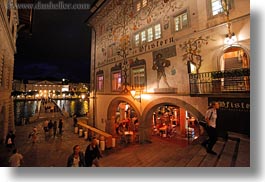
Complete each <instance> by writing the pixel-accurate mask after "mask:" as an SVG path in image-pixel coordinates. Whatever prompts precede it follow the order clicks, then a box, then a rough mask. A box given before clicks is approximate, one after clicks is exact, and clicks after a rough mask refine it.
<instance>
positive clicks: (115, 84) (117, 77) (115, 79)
mask: <svg viewBox="0 0 265 182" xmlns="http://www.w3.org/2000/svg"><path fill="white" fill-rule="evenodd" d="M111 88H112V91H121V89H122V87H121V71H119V72H114V73H112V82H111Z"/></svg>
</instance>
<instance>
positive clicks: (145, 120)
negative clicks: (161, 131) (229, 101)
mask: <svg viewBox="0 0 265 182" xmlns="http://www.w3.org/2000/svg"><path fill="white" fill-rule="evenodd" d="M161 105H175V106H178V107H181V108H183V109H186V110H188V111H189V112H190V113H192V114H193V115H194V116H195V117H196V118H197V119H199V120H201V119H203V118H204V115H203V114H202V113H201V112H200V111H199V110H198V109H196V108H195V107H193V106H192V105H191V104H189V103H187V102H185V101H183V100H180V99H178V98H169V97H162V98H159V99H156V100H154V101H152V102H150V103H149V104H148V105H147V107H146V108H145V109H144V111H143V115H142V122H141V123H140V140H141V142H142V143H144V142H149V141H151V134H152V114H153V111H154V110H155V108H157V107H158V106H161Z"/></svg>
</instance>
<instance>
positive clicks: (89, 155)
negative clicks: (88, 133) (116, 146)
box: [85, 137, 102, 167]
mask: <svg viewBox="0 0 265 182" xmlns="http://www.w3.org/2000/svg"><path fill="white" fill-rule="evenodd" d="M101 157H102V155H101V152H100V150H99V148H98V145H97V140H96V138H95V137H94V138H93V139H92V141H91V143H90V144H89V145H88V146H87V148H86V152H85V159H86V165H87V166H88V167H92V165H93V164H94V165H95V166H96V167H99V166H100V164H99V158H101Z"/></svg>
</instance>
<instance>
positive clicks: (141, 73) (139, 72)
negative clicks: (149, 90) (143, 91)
mask: <svg viewBox="0 0 265 182" xmlns="http://www.w3.org/2000/svg"><path fill="white" fill-rule="evenodd" d="M131 73H132V86H133V87H134V88H139V87H144V86H145V67H144V66H141V67H138V68H132V72H131Z"/></svg>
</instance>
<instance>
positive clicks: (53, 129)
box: [43, 119, 63, 137]
mask: <svg viewBox="0 0 265 182" xmlns="http://www.w3.org/2000/svg"><path fill="white" fill-rule="evenodd" d="M57 128H58V129H59V135H62V134H63V120H62V119H59V122H58V123H57V121H53V122H52V120H50V121H48V120H46V121H44V126H43V130H44V132H45V136H47V133H48V135H49V136H52V135H53V137H55V136H56V135H57Z"/></svg>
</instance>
